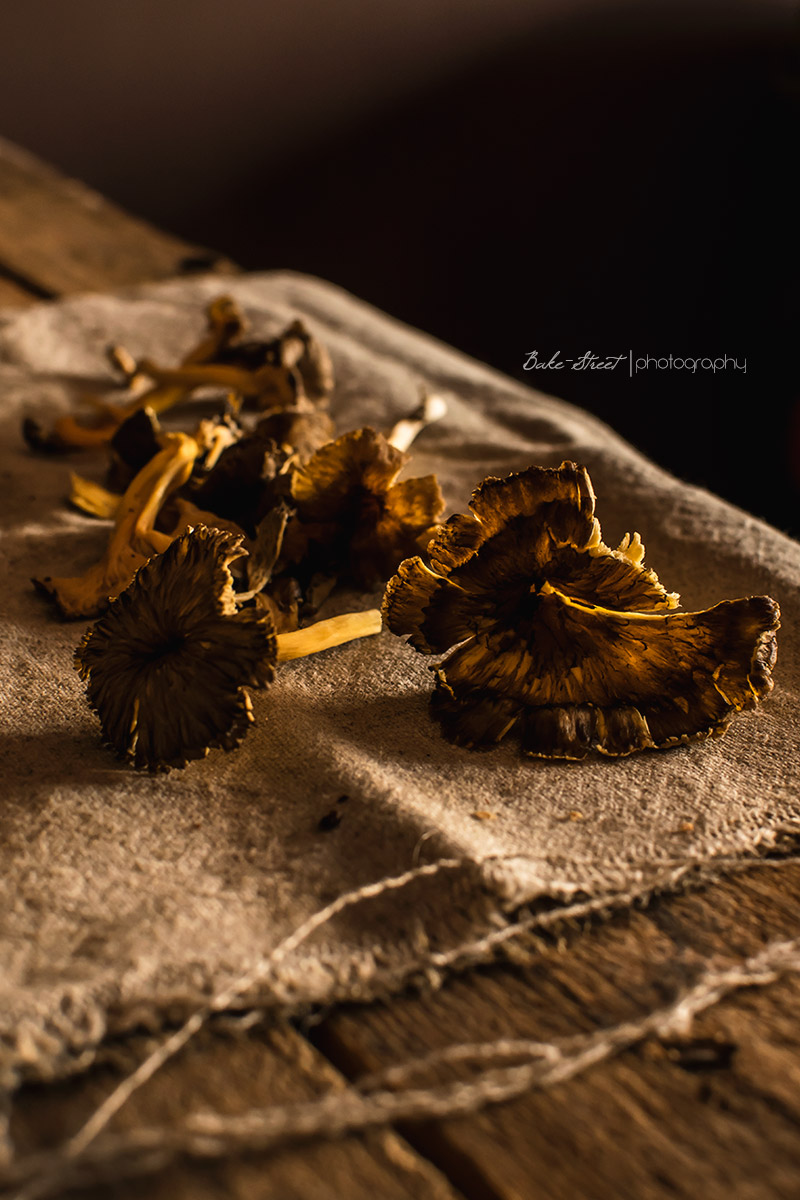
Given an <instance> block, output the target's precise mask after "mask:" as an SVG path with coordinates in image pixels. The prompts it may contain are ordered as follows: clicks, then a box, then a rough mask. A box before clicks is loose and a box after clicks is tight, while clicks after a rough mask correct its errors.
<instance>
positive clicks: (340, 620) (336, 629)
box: [275, 608, 382, 662]
mask: <svg viewBox="0 0 800 1200" xmlns="http://www.w3.org/2000/svg"><path fill="white" fill-rule="evenodd" d="M381 624H382V622H381V614H380V609H377V608H370V609H368V610H367V611H366V612H351V613H344V614H343V615H342V616H340V617H328V619H327V620H326V621H317V623H316V624H315V625H307V626H306V628H305V629H296V630H294V631H293V632H292V633H279V634H278V636H277V638H276V639H275V640H276V641H277V643H278V662H287V661H288V660H289V659H290V658H305V657H306V656H307V655H309V654H316V653H317V651H319V650H328V649H329V648H330V647H331V646H341V645H342V643H343V642H353V641H355V640H356V638H362V637H370V636H371V635H372V634H373V633H380V631H381Z"/></svg>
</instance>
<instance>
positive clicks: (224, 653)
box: [75, 528, 277, 770]
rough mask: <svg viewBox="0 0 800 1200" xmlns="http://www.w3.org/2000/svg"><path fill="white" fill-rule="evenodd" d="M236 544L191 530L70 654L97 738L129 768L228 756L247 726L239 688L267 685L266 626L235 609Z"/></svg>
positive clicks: (269, 651) (269, 644)
mask: <svg viewBox="0 0 800 1200" xmlns="http://www.w3.org/2000/svg"><path fill="white" fill-rule="evenodd" d="M240 542H241V539H240V538H236V537H234V536H233V535H232V534H230V533H224V532H220V531H219V530H208V529H203V528H200V529H196V530H194V531H193V532H192V533H191V534H186V535H184V536H183V537H180V538H178V539H177V540H176V541H175V542H173V543H172V545H171V546H169V547H168V549H167V550H166V551H165V552H164V553H163V554H158V555H156V556H155V557H153V558H151V559H150V561H149V562H147V563H146V565H144V566H143V567H142V568H141V569H140V570H139V571H138V572H137V574H136V578H135V580H134V582H133V583H132V584H131V586H130V587H128V588H127V589H126V590H125V591H124V592H122V594H121V595H120V596H118V597H117V599H116V600H115V601H114V603H113V604H111V606H110V607H109V610H108V612H107V613H106V615H105V616H104V617H103V618H102V619H101V620H100V621H98V622H97V623H96V624H95V625H94V626H93V627H92V628H91V629H90V630H89V631H88V632H87V633H86V635H85V636H84V638H83V641H82V642H81V644H80V646H79V647H78V650H77V652H76V655H75V665H76V667H77V668H78V670H79V671H80V674H81V678H82V679H85V680H87V681H88V688H87V693H88V697H89V703H90V704H91V706H92V708H93V709H94V710H95V712H97V713H98V715H99V716H100V720H101V723H102V730H103V737H104V739H105V740H106V741H107V742H108V743H110V744H111V745H112V746H113V747H114V748H115V750H116V751H117V752H118V753H119V754H120V756H122V757H124V758H127V759H128V760H129V761H130V762H131V763H132V764H133V765H134V766H135V767H147V768H150V769H151V770H157V769H161V768H166V767H182V766H185V765H186V763H187V762H188V761H189V760H190V759H194V758H202V757H203V756H204V755H205V754H206V753H207V752H208V749H209V748H210V747H211V746H221V747H222V748H224V749H226V750H231V749H233V748H234V747H235V746H238V745H239V743H240V742H241V740H242V738H243V736H244V734H245V732H246V731H247V727H248V725H249V724H250V722H251V721H252V719H253V717H252V707H251V702H250V697H249V695H248V693H247V691H246V690H245V689H246V687H265V686H266V685H267V684H268V683H269V682H270V681H271V680H272V678H273V675H274V669H275V659H276V654H277V647H276V644H275V635H274V633H273V630H272V623H271V621H270V620H269V618H268V617H266V616H263V615H261V614H259V613H257V612H255V611H253V610H242V611H240V610H239V609H238V608H237V605H236V600H235V597H234V593H233V579H232V576H231V573H230V570H229V569H228V564H229V563H230V562H231V560H232V559H234V558H236V557H237V556H238V555H239V554H240V553H241V550H240Z"/></svg>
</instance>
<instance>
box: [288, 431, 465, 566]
mask: <svg viewBox="0 0 800 1200" xmlns="http://www.w3.org/2000/svg"><path fill="white" fill-rule="evenodd" d="M409 457H410V456H409V455H408V454H406V453H404V452H403V451H400V450H397V449H396V448H395V447H394V446H392V445H390V444H389V443H388V442H387V440H386V438H385V437H383V435H382V434H380V433H376V431H375V430H374V429H370V428H364V429H357V430H355V431H353V432H351V433H346V434H344V435H343V436H342V437H339V438H337V439H336V440H335V441H333V442H329V443H328V444H327V445H326V446H322V447H321V448H320V449H319V450H317V451H316V452H315V453H314V454H313V455H312V456H311V458H310V459H309V460H308V461H307V462H305V463H303V464H301V465H300V466H299V467H298V468H297V469H296V470H295V471H294V472H293V474H292V483H291V502H292V504H293V505H294V508H295V517H294V518H293V520H292V521H291V522H290V523H289V526H288V527H287V530H286V537H285V539H284V550H283V557H284V561H285V563H286V564H290V563H299V562H301V561H303V560H305V561H306V562H307V563H309V562H310V563H311V565H312V567H313V568H314V569H317V570H319V569H322V570H325V569H326V568H329V569H330V570H331V571H332V572H333V573H336V574H348V575H350V576H352V577H353V578H354V579H355V580H356V581H357V582H359V583H361V584H363V585H364V586H367V587H369V586H374V585H375V584H377V583H379V582H381V581H382V580H385V579H387V578H388V577H389V576H390V575H391V574H392V572H393V571H395V570H396V569H397V567H398V565H399V563H400V562H401V561H402V560H403V559H404V558H406V557H407V556H408V555H409V554H412V553H414V552H415V551H416V550H418V549H419V546H420V544H421V541H420V539H424V541H427V540H428V539H429V537H430V534H431V532H432V530H433V528H434V527H435V525H436V523H437V521H438V520H439V518H440V516H441V514H442V512H443V510H444V500H443V498H442V493H441V490H440V488H439V484H438V483H437V480H436V476H435V475H426V476H424V477H423V478H420V479H405V480H402V481H400V482H397V476H398V475H399V473H400V471H401V470H402V468H403V466H404V465H405V464H406V462H408V460H409Z"/></svg>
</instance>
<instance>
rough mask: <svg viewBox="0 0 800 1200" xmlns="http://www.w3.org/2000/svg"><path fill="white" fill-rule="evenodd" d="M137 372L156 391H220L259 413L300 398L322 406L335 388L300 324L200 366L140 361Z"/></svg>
mask: <svg viewBox="0 0 800 1200" xmlns="http://www.w3.org/2000/svg"><path fill="white" fill-rule="evenodd" d="M138 370H139V371H140V372H141V373H142V374H144V375H149V376H150V378H151V379H153V380H154V381H155V382H156V384H157V386H159V387H166V388H189V389H194V388H198V387H224V388H228V389H230V390H231V391H234V392H238V393H239V394H240V395H241V396H244V397H246V398H248V399H252V400H255V402H256V407H258V408H262V409H268V408H290V407H292V406H293V405H295V404H297V403H298V402H300V401H302V400H303V399H304V398H308V399H309V400H312V401H314V402H315V403H318V404H321V403H324V402H325V401H326V400H327V398H328V396H329V395H330V392H331V390H332V388H333V367H332V364H331V360H330V357H329V356H328V352H327V350H325V348H324V347H323V346H322V344H321V343H320V342H318V341H317V340H316V339H315V338H314V337H312V335H311V334H310V333H309V332H308V330H307V329H306V328H305V326H304V325H303V323H302V322H301V321H294V322H292V324H291V325H289V326H288V327H287V328H286V329H285V330H284V332H283V333H282V334H280V335H279V336H278V337H277V338H273V339H271V340H268V341H237V340H235V339H233V340H231V341H229V342H228V343H226V345H225V346H224V347H222V348H220V349H219V351H218V352H216V353H215V354H214V355H213V356H209V357H208V358H206V359H204V360H203V361H202V362H201V361H200V360H194V361H192V362H184V363H183V364H182V365H181V366H180V367H162V366H159V365H158V364H156V363H154V362H152V361H151V360H150V359H143V360H142V361H141V362H140V363H139V364H138Z"/></svg>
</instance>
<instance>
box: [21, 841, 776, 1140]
mask: <svg viewBox="0 0 800 1200" xmlns="http://www.w3.org/2000/svg"><path fill="white" fill-rule="evenodd" d="M792 835H794V840H792V841H787V843H786V845H785V847H784V849H783V853H782V854H780V856H779V857H772V858H770V857H767V854H768V853H770V852H771V853H773V855H774V854H775V845H774V839H773V842H772V843H771V844H770V845H768V846H765V847H764V848H763V852H762V854H761V855H753V856H751V857H742V856H735V857H725V858H718V859H716V860H713V861H712V862H707V861H702V862H700V861H688V862H686V861H685V862H680V863H674V864H671V865H670V866H668V867H666V868H662V869H661V870H659V871H657V872H653V873H651V875H650V876H649V877H648V878H647V880H646V881H644V882H642V883H640V884H638V885H637V886H635V887H633V888H629V889H627V890H624V891H619V890H618V891H614V892H608V893H605V894H601V895H596V896H589V897H585V898H580V899H578V900H574V901H572V902H570V903H566V904H561V905H558V906H557V907H549V908H546V909H535V908H531V907H528V908H526V909H523V910H521V911H518V912H517V913H516V914H515V915H514V916H513V917H512V918H509V917H508V916H507V915H506V914H504V913H501V912H500V911H499V910H497V909H496V908H495V909H494V910H493V911H492V913H491V917H492V918H493V921H490V923H491V924H492V925H493V927H492V928H490V929H489V931H488V932H485V933H482V934H480V935H479V936H477V937H475V938H473V939H470V940H465V941H462V942H461V943H459V944H458V945H456V946H453V947H450V948H448V949H447V950H432V949H430V948H428V950H427V952H426V953H424V954H418V955H417V956H415V957H414V958H413V959H411V960H408V959H407V960H405V961H401V962H391V963H388V964H387V963H385V962H383V963H382V962H379V961H378V956H375V955H373V956H372V957H371V959H370V964H369V965H370V968H371V970H370V973H369V974H368V975H366V976H365V974H364V973H363V972H362V971H359V972H358V986H357V987H353V981H352V980H349V981H348V980H346V979H342V978H336V979H334V981H333V986H332V987H331V989H330V991H329V992H328V993H327V994H326V995H325V996H324V997H322V998H318V997H313V998H311V997H309V996H303V995H302V994H301V993H298V992H294V993H292V989H291V987H290V986H288V985H289V984H290V983H292V982H294V981H293V980H292V972H291V971H289V972H288V973H287V972H285V970H284V971H282V969H281V964H282V963H284V960H286V959H289V958H290V957H291V955H292V953H293V952H294V951H295V950H297V948H298V947H299V946H300V945H301V944H302V943H303V942H304V941H305V940H306V939H307V938H308V937H310V936H311V935H312V934H313V933H314V932H315V931H316V930H317V929H319V928H321V927H322V926H324V925H325V924H326V923H327V922H328V921H330V920H331V919H332V918H333V917H334V916H336V915H337V914H338V913H339V912H342V911H343V910H345V909H347V908H350V907H353V906H355V905H358V904H360V903H362V902H363V901H365V900H369V899H371V898H374V897H376V896H381V895H383V894H384V893H385V892H388V891H392V890H396V889H400V888H403V887H405V886H406V885H407V884H409V883H411V882H412V881H413V880H415V879H418V878H420V877H432V876H435V875H437V874H439V873H441V872H445V871H457V870H465V869H470V870H473V871H474V870H475V869H478V870H482V869H484V868H485V867H486V866H487V864H491V865H492V866H496V865H497V863H498V861H499V860H498V859H497V858H494V857H493V858H491V859H488V860H481V861H479V862H476V861H475V860H472V859H456V858H453V859H442V860H438V861H436V862H433V863H428V864H424V865H423V866H418V867H415V868H412V869H411V870H410V871H406V872H404V873H402V874H401V875H399V876H394V877H389V878H386V879H382V880H378V881H376V882H374V883H371V884H368V885H365V886H363V887H360V888H357V889H355V890H354V891H352V892H348V893H345V894H344V895H342V896H340V897H338V898H337V900H335V901H333V902H332V903H331V904H329V905H327V906H326V907H325V908H323V909H321V910H319V911H318V912H316V913H315V914H313V915H312V916H311V917H309V918H308V919H307V920H306V921H305V922H303V923H302V924H301V925H300V926H298V927H297V928H296V929H295V930H294V931H293V933H292V934H290V935H289V936H288V937H286V938H284V940H283V941H282V942H281V943H279V945H278V946H276V947H275V948H274V949H273V950H272V951H271V952H270V954H269V955H267V956H266V957H265V958H264V959H263V960H261V961H260V962H259V963H258V964H257V965H256V967H255V968H252V969H251V970H250V971H248V972H246V973H245V974H243V975H240V976H239V977H238V978H237V979H236V980H234V981H233V982H232V983H229V984H227V985H226V986H225V987H224V988H222V989H220V990H217V991H216V992H212V994H211V995H210V997H209V996H205V997H203V998H198V999H196V1000H195V1001H194V1002H193V1003H192V1002H191V1001H190V1004H189V1006H190V1007H191V1009H192V1011H191V1012H190V1015H189V1016H188V1018H187V1019H186V1020H185V1021H184V1022H183V1024H182V1025H180V1027H179V1028H178V1029H177V1030H176V1031H175V1032H173V1033H172V1034H171V1035H169V1036H168V1037H167V1038H166V1039H165V1040H164V1041H163V1042H161V1043H159V1044H158V1045H157V1047H156V1049H155V1050H154V1051H153V1052H152V1053H151V1054H149V1055H148V1056H147V1058H146V1059H145V1060H144V1062H143V1063H141V1064H140V1065H139V1067H138V1068H137V1069H136V1071H134V1072H133V1074H132V1075H130V1076H128V1077H126V1079H124V1080H123V1081H122V1083H121V1084H120V1085H119V1086H118V1087H117V1088H116V1089H115V1090H114V1091H113V1092H112V1093H111V1095H110V1096H109V1097H108V1098H107V1100H106V1101H105V1102H104V1104H103V1105H101V1106H100V1108H99V1109H98V1110H97V1112H96V1113H95V1114H94V1116H93V1117H92V1118H91V1119H90V1121H89V1122H87V1125H86V1126H84V1128H83V1129H82V1130H81V1131H80V1132H79V1134H77V1135H76V1137H75V1138H74V1139H73V1143H74V1144H75V1147H76V1148H77V1150H80V1151H81V1152H82V1150H83V1149H85V1148H87V1147H88V1146H89V1145H90V1144H91V1143H93V1142H94V1140H95V1139H96V1138H97V1137H98V1135H99V1134H101V1132H102V1130H103V1129H104V1128H105V1126H106V1125H107V1123H108V1121H110V1119H111V1117H112V1116H113V1115H114V1114H115V1113H116V1112H117V1111H118V1110H119V1108H121V1107H122V1106H123V1104H124V1103H125V1102H126V1101H127V1099H128V1098H129V1097H130V1095H132V1093H133V1092H134V1091H135V1090H136V1089H137V1088H138V1087H139V1086H141V1085H142V1084H143V1083H144V1082H145V1081H146V1080H147V1079H149V1078H150V1077H151V1076H152V1075H153V1074H155V1072H156V1071H157V1070H158V1069H159V1068H160V1066H162V1065H163V1064H164V1063H165V1062H166V1061H168V1059H169V1058H171V1057H172V1056H173V1055H174V1054H175V1053H177V1051H178V1050H179V1049H180V1048H181V1047H182V1046H183V1045H185V1044H186V1042H188V1041H189V1040H190V1039H191V1038H192V1037H193V1036H194V1035H195V1033H197V1032H198V1031H199V1030H200V1029H201V1028H202V1027H203V1026H204V1025H205V1024H206V1023H208V1022H209V1021H210V1020H211V1019H212V1018H215V1017H222V1016H223V1014H225V1013H226V1012H228V1013H230V1012H235V1011H239V1012H241V1011H243V1010H244V1011H249V1012H250V1013H251V1014H254V1010H258V1009H260V1010H262V1012H261V1019H267V1018H268V1017H272V1018H289V1017H297V1016H298V1015H301V1014H302V1012H303V1011H304V1010H307V1009H308V1007H309V1004H310V1003H320V1002H324V1003H325V1004H328V1005H331V1004H335V1003H340V1002H343V1001H350V1002H353V1001H355V1002H363V1003H366V1002H369V1001H372V1000H376V999H387V998H388V997H390V996H392V995H394V994H397V992H399V991H400V990H401V989H402V988H404V987H419V988H425V987H428V988H431V987H438V986H441V984H442V982H443V981H444V979H446V978H447V976H448V975H449V974H451V973H457V972H459V971H463V970H466V969H467V968H469V967H470V966H473V965H478V964H480V963H486V962H488V961H491V960H492V959H503V958H513V959H514V960H515V961H518V959H519V955H520V942H521V941H523V940H524V936H525V935H526V934H529V935H532V936H534V937H535V936H536V935H537V934H538V933H543V932H546V931H547V930H548V929H550V930H552V929H554V928H558V927H559V926H562V925H564V924H568V923H575V922H578V921H585V920H590V919H593V918H594V919H596V918H602V917H604V916H607V915H610V914H612V913H613V912H615V911H619V910H625V909H627V908H630V907H632V906H635V905H638V906H644V905H645V904H647V903H648V902H649V901H650V900H651V899H652V897H653V896H654V895H657V894H666V893H674V892H677V891H681V890H686V889H688V888H692V887H700V886H705V885H707V884H709V883H713V882H714V881H715V880H717V879H720V878H721V877H723V876H724V875H730V874H732V873H736V872H739V871H742V870H748V869H750V868H752V867H757V866H768V867H769V866H772V867H779V866H782V865H785V864H788V863H792V862H795V863H796V862H800V855H794V854H792V852H791V851H792V849H793V848H794V844H795V841H796V831H795V830H793V829H792V830H788V829H787V830H786V837H787V838H790V837H791V836H792ZM539 899H546V897H544V896H542V897H540V898H539ZM483 916H484V922H483V923H484V925H486V923H487V917H488V916H489V913H488V912H487V911H484V914H483ZM523 952H524V951H523ZM290 996H291V999H289V997H290ZM186 1000H187V998H184V1003H186ZM145 1003H146V1002H145V1001H144V1000H142V1001H140V1002H139V1003H138V1004H137V1006H136V1008H135V1010H134V1011H135V1012H136V1014H137V1015H138V1018H139V1022H138V1023H139V1025H140V1026H141V1023H142V1016H143V1005H144V1004H145ZM147 1016H148V1020H147V1025H148V1027H149V1028H150V1029H151V1030H156V1029H158V1028H159V1027H162V1028H163V1026H164V1025H165V1024H166V1023H167V1020H168V1016H169V1014H168V1012H167V1011H166V1010H165V1009H164V1008H163V1006H161V1007H159V1006H158V1005H157V1004H156V1003H155V1002H151V1004H150V1006H149V1011H148V1013H147ZM173 1019H174V1013H173ZM76 1028H77V1026H76V1023H75V1021H74V1019H73V1020H70V1018H69V1016H68V1014H66V1013H65V1012H63V1011H62V1012H61V1013H60V1015H59V1019H58V1020H57V1021H56V1022H53V1023H51V1024H49V1025H48V1024H47V1022H45V1021H42V1022H41V1027H40V1029H39V1031H38V1032H39V1034H40V1038H41V1042H40V1045H41V1051H42V1054H41V1056H40V1058H39V1060H38V1061H37V1060H36V1059H35V1057H34V1058H33V1061H31V1047H32V1045H35V1039H34V1040H33V1041H29V1043H28V1045H27V1047H24V1048H27V1054H26V1056H25V1057H26V1059H27V1062H26V1063H25V1067H26V1068H27V1069H24V1070H20V1069H19V1066H18V1067H17V1068H16V1069H15V1070H14V1071H13V1072H8V1071H7V1072H6V1082H7V1084H8V1083H10V1084H11V1086H7V1088H6V1091H5V1094H4V1095H5V1108H6V1110H8V1108H9V1104H10V1099H11V1095H12V1094H13V1090H14V1089H15V1087H16V1086H17V1085H18V1084H19V1083H21V1082H23V1081H24V1080H25V1079H31V1078H33V1079H39V1080H55V1079H61V1078H66V1077H68V1076H70V1075H75V1074H78V1073H80V1072H82V1071H85V1070H87V1069H88V1068H89V1067H90V1066H91V1065H92V1063H94V1062H95V1061H97V1059H98V1058H99V1057H101V1053H102V1047H103V1044H104V1041H106V1040H107V1037H108V1035H109V1028H108V1025H107V1013H105V1012H104V1011H103V1010H102V1007H101V1005H100V1004H99V1003H98V1002H97V1001H93V1004H92V1005H91V1006H88V1007H86V1009H85V1011H84V1012H83V1013H82V1019H81V1022H80V1028H81V1030H82V1032H83V1036H84V1039H85V1040H84V1044H83V1045H82V1046H80V1047H77V1048H76V1044H75V1038H76ZM27 1032H28V1035H29V1038H30V1037H31V1031H30V1030H28V1031H27ZM128 1032H130V1025H129V1027H128ZM37 1068H38V1069H37ZM9 1151H10V1147H9Z"/></svg>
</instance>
